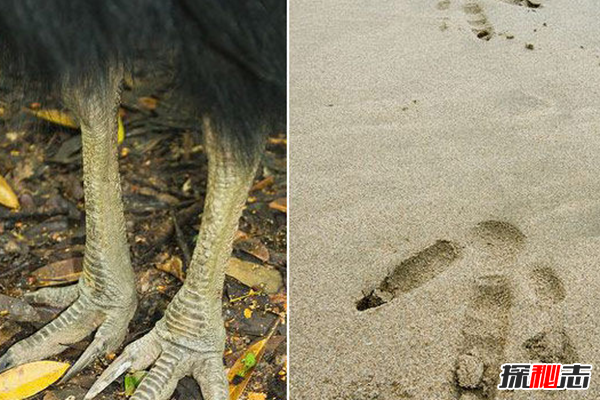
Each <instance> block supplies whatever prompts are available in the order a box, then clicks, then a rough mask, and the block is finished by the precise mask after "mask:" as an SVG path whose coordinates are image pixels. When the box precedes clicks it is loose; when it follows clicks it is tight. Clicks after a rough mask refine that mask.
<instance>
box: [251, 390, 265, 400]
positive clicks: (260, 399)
mask: <svg viewBox="0 0 600 400" xmlns="http://www.w3.org/2000/svg"><path fill="white" fill-rule="evenodd" d="M248 400H267V394H266V393H259V392H248Z"/></svg>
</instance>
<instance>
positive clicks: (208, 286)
mask: <svg viewBox="0 0 600 400" xmlns="http://www.w3.org/2000/svg"><path fill="white" fill-rule="evenodd" d="M203 130H204V137H205V145H206V146H205V148H206V152H207V156H208V192H207V197H206V202H205V204H206V205H205V209H204V213H203V218H202V224H201V227H200V232H199V234H198V240H197V243H196V248H195V250H194V255H193V257H192V262H191V265H190V268H189V273H188V277H187V279H186V281H185V283H184V284H183V286H182V288H181V289H180V290H179V292H178V293H177V294H176V295H175V298H174V299H173V301H172V302H171V303H170V304H169V306H168V307H167V310H166V312H165V316H164V317H163V318H162V319H161V320H160V321H158V322H157V324H156V326H155V327H154V329H153V330H152V331H150V333H149V334H147V335H146V336H144V337H143V338H141V339H140V340H138V341H136V342H134V343H132V344H131V345H129V346H127V348H125V350H124V352H123V354H121V355H120V356H119V357H118V358H117V359H116V360H115V361H114V362H113V363H112V364H111V365H110V366H109V367H108V368H107V369H106V371H104V373H103V374H102V375H101V376H100V378H99V379H98V380H97V381H96V383H95V384H94V385H93V386H92V387H91V388H90V390H89V392H88V393H87V395H86V396H85V399H92V398H94V397H95V396H96V395H97V394H98V393H100V392H101V391H102V390H103V389H104V388H105V387H106V386H107V385H109V384H110V383H111V382H112V381H113V380H115V379H116V378H117V377H119V376H120V375H121V374H122V373H123V372H125V371H126V370H128V369H133V370H141V369H145V368H147V367H148V366H150V365H151V364H154V366H153V368H152V369H151V370H150V372H149V373H148V375H146V377H145V378H144V380H143V381H142V383H141V384H140V386H139V387H138V389H137V391H136V392H135V394H134V395H133V397H132V398H131V399H132V400H142V399H143V400H167V399H169V398H170V396H171V394H172V393H173V391H174V390H175V386H176V385H177V381H178V380H179V379H181V378H182V377H184V376H185V375H192V376H193V377H194V378H195V379H196V380H197V381H198V383H199V385H200V388H201V390H202V394H203V396H204V398H205V399H207V400H225V399H228V397H229V386H228V382H227V378H226V376H225V373H224V368H223V350H224V345H225V329H224V326H223V318H222V316H221V310H222V308H221V296H222V291H223V282H224V279H225V266H226V263H227V260H228V259H229V256H230V254H231V247H232V242H233V236H234V233H235V231H236V230H237V226H238V221H239V218H240V216H241V213H242V209H243V206H244V204H245V202H246V198H247V196H248V190H249V188H250V185H251V183H252V180H253V178H254V176H255V173H256V169H257V167H258V162H259V159H260V154H261V151H260V149H258V148H257V149H256V151H254V152H251V153H252V154H251V155H250V156H249V157H248V156H244V157H240V156H238V155H236V152H235V151H233V150H232V148H231V145H228V144H227V143H223V140H222V139H220V137H219V135H218V134H217V132H215V131H214V126H213V125H212V124H211V121H210V120H209V119H208V117H205V118H204V119H203ZM257 147H258V146H257ZM260 147H261V148H262V145H261V146H260ZM240 158H244V159H240ZM249 159H250V160H249Z"/></svg>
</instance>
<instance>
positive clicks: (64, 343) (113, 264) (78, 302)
mask: <svg viewBox="0 0 600 400" xmlns="http://www.w3.org/2000/svg"><path fill="white" fill-rule="evenodd" d="M120 80H121V74H119V73H117V72H116V71H112V72H111V73H109V74H107V75H106V76H105V77H104V79H101V80H98V81H94V82H89V83H88V84H87V85H81V84H80V85H65V88H64V93H63V97H64V99H65V103H66V104H67V106H68V107H69V108H70V109H71V111H73V112H74V113H75V115H76V116H77V118H78V120H79V122H80V124H81V131H82V141H83V179H84V193H85V208H86V243H85V257H84V262H83V273H82V276H81V278H80V280H79V283H78V284H77V285H76V286H74V287H63V288H57V289H49V288H47V289H42V290H40V291H38V292H34V293H32V294H30V295H29V296H27V297H28V298H29V299H30V300H32V301H34V302H38V303H50V304H53V305H58V306H63V307H64V306H67V305H69V304H71V305H70V307H69V308H67V309H66V310H65V311H63V312H62V313H61V314H60V315H59V317H58V318H56V319H55V320H53V321H52V322H50V323H49V324H48V325H46V326H45V327H44V328H42V329H40V330H39V331H37V332H36V333H34V334H33V335H31V336H30V337H28V338H26V339H24V340H22V341H20V342H18V343H16V344H15V345H14V346H12V347H11V348H10V349H9V350H8V351H7V352H6V353H5V354H4V355H3V356H2V358H0V368H1V369H7V368H10V367H14V366H17V365H20V364H24V363H27V362H31V361H36V360H41V359H44V358H47V357H49V356H52V355H55V354H58V353H61V352H62V351H63V350H65V349H67V348H68V346H69V345H70V344H72V343H76V342H79V341H80V340H82V339H84V338H85V337H86V336H88V335H90V334H91V333H92V332H94V331H96V334H95V337H94V340H93V341H92V343H91V344H90V345H89V346H88V348H87V349H86V350H85V351H84V353H83V354H82V355H81V357H80V358H79V360H77V362H76V363H75V364H74V365H73V367H71V369H70V370H69V371H68V372H67V374H66V375H65V377H64V378H63V380H66V379H68V378H70V377H71V376H73V375H74V374H75V373H77V372H78V371H80V370H81V369H82V368H84V367H85V366H86V365H88V364H89V363H90V362H91V361H93V360H94V359H95V358H96V357H97V356H100V355H103V354H107V353H110V352H113V351H115V350H116V349H117V347H118V346H119V345H120V344H121V343H122V341H123V339H124V337H125V334H126V333H127V326H128V324H129V321H130V320H131V318H132V316H133V313H134V311H135V308H136V306H137V298H136V291H135V281H134V274H133V269H132V268H131V261H130V258H129V246H128V244H127V237H126V234H125V218H124V214H123V203H122V201H121V187H120V181H119V163H118V152H117V110H118V105H119V97H120V96H119V93H120V92H119V85H120Z"/></svg>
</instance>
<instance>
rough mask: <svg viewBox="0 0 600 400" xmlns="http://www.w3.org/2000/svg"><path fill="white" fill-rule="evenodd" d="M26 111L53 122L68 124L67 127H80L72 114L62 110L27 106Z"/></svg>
mask: <svg viewBox="0 0 600 400" xmlns="http://www.w3.org/2000/svg"><path fill="white" fill-rule="evenodd" d="M25 112H27V113H29V114H31V115H35V116H36V117H38V118H40V119H43V120H45V121H48V122H52V123H53V124H58V125H62V126H66V127H67V128H73V129H77V128H79V124H78V123H77V122H76V121H75V119H74V118H73V117H71V115H70V114H68V113H67V112H65V111H61V110H52V109H50V110H32V109H30V108H25Z"/></svg>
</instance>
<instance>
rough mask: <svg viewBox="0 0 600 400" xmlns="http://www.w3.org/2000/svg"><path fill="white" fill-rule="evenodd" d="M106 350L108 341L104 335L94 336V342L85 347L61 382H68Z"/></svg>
mask: <svg viewBox="0 0 600 400" xmlns="http://www.w3.org/2000/svg"><path fill="white" fill-rule="evenodd" d="M105 350H106V341H105V339H104V338H103V337H99V336H98V335H97V336H96V337H95V338H94V340H93V341H92V343H91V344H90V345H89V346H88V347H87V349H85V351H84V352H83V354H82V355H81V356H80V357H79V359H78V360H77V361H76V362H75V364H73V366H72V367H71V368H69V370H68V371H67V373H66V374H65V375H63V377H62V379H61V380H60V382H59V384H62V383H65V382H67V381H68V380H69V379H71V378H72V377H74V376H75V375H77V373H78V372H79V371H81V370H82V369H84V368H85V367H87V366H88V365H89V364H90V363H91V362H92V361H94V360H95V359H96V358H97V357H98V356H99V355H100V354H102V353H103V352H104V351H105Z"/></svg>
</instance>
